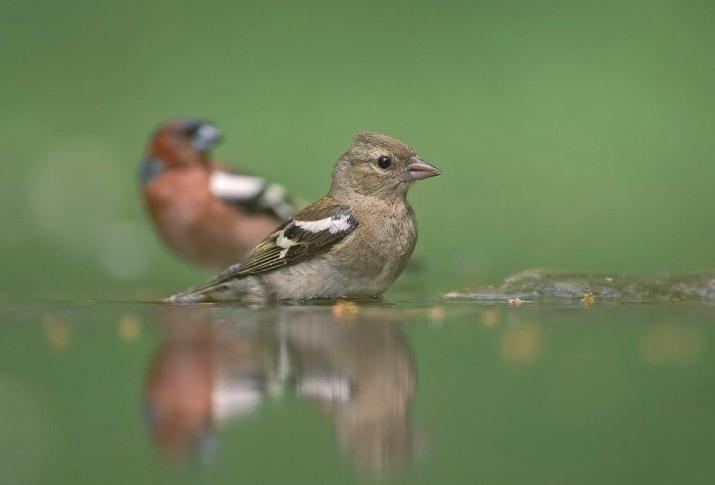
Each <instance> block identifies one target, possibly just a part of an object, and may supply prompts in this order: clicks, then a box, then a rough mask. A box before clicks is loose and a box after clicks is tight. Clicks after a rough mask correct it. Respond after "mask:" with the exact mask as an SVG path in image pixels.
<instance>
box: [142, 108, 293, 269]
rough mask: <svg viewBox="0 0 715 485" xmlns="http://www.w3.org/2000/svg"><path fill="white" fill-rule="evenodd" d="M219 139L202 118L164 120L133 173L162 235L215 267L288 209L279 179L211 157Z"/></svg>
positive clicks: (231, 257) (243, 248)
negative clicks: (229, 168) (228, 165)
mask: <svg viewBox="0 0 715 485" xmlns="http://www.w3.org/2000/svg"><path fill="white" fill-rule="evenodd" d="M220 141H221V132H220V131H219V130H218V128H216V126H215V125H213V124H212V123H209V122H207V121H203V120H198V119H177V120H171V121H168V122H166V123H164V124H162V125H161V126H159V128H158V129H157V130H156V132H155V133H154V135H153V137H152V138H151V140H150V142H149V147H148V150H147V155H146V157H145V158H144V162H143V164H142V167H141V170H140V174H139V176H140V183H141V192H142V196H143V199H144V204H145V206H146V208H147V210H148V212H149V214H150V216H151V218H152V220H153V222H154V225H155V227H156V230H157V232H158V233H159V235H160V236H161V238H162V239H163V240H164V242H165V243H166V244H167V245H168V246H169V247H170V248H171V249H173V250H174V251H175V252H176V253H178V254H179V255H181V256H183V257H184V258H186V259H188V260H191V261H193V262H195V263H199V264H202V265H205V266H209V267H212V268H215V269H219V268H225V267H226V266H227V265H229V264H232V263H235V262H236V260H238V259H241V258H242V257H243V256H244V255H245V254H246V253H247V252H248V250H250V249H251V248H253V247H254V246H255V245H256V244H258V243H259V242H261V241H262V240H263V239H264V238H265V237H266V235H268V234H269V233H270V232H271V231H272V230H273V229H275V227H276V226H277V225H279V224H280V223H282V222H284V221H285V220H287V219H289V218H290V217H291V216H292V215H293V214H294V213H295V210H294V207H293V205H292V204H291V202H290V201H289V199H288V198H286V196H285V190H284V189H283V187H281V186H280V185H277V184H272V183H268V182H266V181H265V180H264V179H263V178H260V177H256V176H252V175H247V174H244V173H241V172H237V171H227V170H225V169H224V168H223V167H222V164H220V163H219V162H216V161H214V160H212V158H211V157H210V151H211V149H212V148H213V147H214V146H215V145H216V144H218V143H219V142H220Z"/></svg>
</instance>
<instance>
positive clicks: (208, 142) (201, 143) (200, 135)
mask: <svg viewBox="0 0 715 485" xmlns="http://www.w3.org/2000/svg"><path fill="white" fill-rule="evenodd" d="M221 138H223V134H222V133H221V131H220V130H219V129H218V128H216V127H215V126H214V125H212V124H210V123H203V124H202V125H201V126H200V127H199V128H198V130H196V133H195V134H194V138H193V140H192V142H191V145H192V146H193V147H194V150H196V151H197V152H201V153H205V152H207V151H209V150H211V149H212V148H213V147H215V146H216V145H218V143H219V142H220V141H221Z"/></svg>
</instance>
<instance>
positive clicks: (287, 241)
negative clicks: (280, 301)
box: [213, 198, 358, 283]
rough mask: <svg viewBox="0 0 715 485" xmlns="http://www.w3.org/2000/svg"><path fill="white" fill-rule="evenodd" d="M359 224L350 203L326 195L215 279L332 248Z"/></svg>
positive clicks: (246, 273) (263, 270) (241, 275)
mask: <svg viewBox="0 0 715 485" xmlns="http://www.w3.org/2000/svg"><path fill="white" fill-rule="evenodd" d="M357 226H358V221H357V220H356V219H355V217H353V215H352V214H351V213H350V210H349V209H348V208H347V207H344V206H341V205H339V204H336V203H334V201H332V199H328V198H324V199H321V200H320V201H318V202H316V203H314V204H312V205H310V206H308V207H306V208H305V209H303V210H302V211H301V212H300V213H298V214H297V215H296V216H295V217H294V218H293V219H291V220H290V221H288V222H286V223H285V224H283V225H282V226H280V227H279V228H278V229H277V230H276V231H275V232H273V233H272V234H270V235H269V236H268V237H267V238H266V239H264V240H263V242H262V243H260V244H259V245H258V246H256V247H255V248H254V249H253V251H251V253H250V254H249V255H248V256H247V258H246V260H245V262H243V263H240V264H238V265H235V266H233V267H231V268H229V269H228V270H227V271H225V272H223V273H221V274H219V275H218V276H217V277H216V279H215V280H214V281H213V283H218V282H221V281H227V280H229V279H232V278H234V277H238V278H244V277H247V276H256V275H260V274H263V273H266V272H268V271H272V270H274V269H277V268H281V267H284V266H291V265H294V264H296V263H300V262H301V261H305V260H307V259H310V258H312V257H314V256H317V255H319V254H322V253H324V252H326V251H328V250H329V249H330V248H331V247H333V246H334V245H335V244H337V243H339V242H340V241H342V240H343V239H344V238H345V237H346V236H347V235H348V234H350V233H351V232H353V231H354V230H355V228H356V227H357Z"/></svg>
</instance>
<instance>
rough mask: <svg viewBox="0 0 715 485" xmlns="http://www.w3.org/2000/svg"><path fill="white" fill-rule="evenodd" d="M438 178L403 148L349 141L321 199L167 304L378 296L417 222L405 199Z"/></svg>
mask: <svg viewBox="0 0 715 485" xmlns="http://www.w3.org/2000/svg"><path fill="white" fill-rule="evenodd" d="M439 174H440V171H439V170H438V169H437V168H436V167H434V166H432V165H430V164H428V163H426V162H424V161H422V160H420V159H419V158H418V157H417V154H416V153H415V152H414V151H413V150H412V148H410V147H409V146H408V145H406V144H405V143H403V142H401V141H399V140H396V139H394V138H390V137H389V136H387V135H382V134H379V133H366V134H362V135H358V136H357V137H356V138H355V141H354V142H353V144H352V146H351V147H350V149H349V150H348V151H347V152H345V153H344V154H343V155H342V156H341V157H340V159H339V160H338V161H337V163H336V165H335V171H334V173H333V183H332V185H331V187H330V191H329V192H328V194H327V195H326V196H325V197H323V198H322V199H320V200H318V201H317V202H315V203H313V204H311V205H309V206H308V207H307V208H306V209H304V210H303V211H301V212H300V213H298V214H297V215H296V216H295V217H294V218H293V219H291V220H290V221H288V222H287V223H285V224H284V225H282V226H281V227H279V228H278V229H277V230H276V231H274V232H273V233H272V234H270V235H269V236H268V237H267V238H266V239H265V240H264V241H263V242H261V243H260V244H259V245H258V246H256V248H255V249H253V250H252V251H251V252H250V253H249V255H248V256H247V258H246V260H245V261H244V262H243V263H241V264H237V265H234V266H232V267H231V268H229V269H228V270H226V271H224V272H223V273H221V274H219V275H218V276H217V277H216V278H215V279H214V280H213V281H211V282H210V283H209V284H207V285H205V286H203V287H200V288H196V289H193V290H190V291H188V292H185V293H181V294H179V295H175V296H173V297H171V298H170V299H169V300H170V301H174V302H201V301H212V300H234V299H246V298H250V299H254V298H257V299H259V300H265V299H266V298H276V299H311V298H339V297H373V296H379V295H381V294H382V293H383V292H384V291H385V290H386V289H387V288H389V287H390V285H392V283H393V282H394V281H395V280H396V279H397V277H398V276H399V275H400V273H401V272H402V270H403V269H404V268H405V266H406V265H407V262H408V261H409V258H410V255H411V254H412V251H413V249H414V247H415V243H416V241H417V222H416V220H415V215H414V212H413V211H412V207H411V206H410V204H409V203H408V202H407V199H406V196H407V191H408V189H409V187H410V186H411V185H412V183H413V182H414V181H416V180H421V179H424V178H428V177H433V176H435V175H439Z"/></svg>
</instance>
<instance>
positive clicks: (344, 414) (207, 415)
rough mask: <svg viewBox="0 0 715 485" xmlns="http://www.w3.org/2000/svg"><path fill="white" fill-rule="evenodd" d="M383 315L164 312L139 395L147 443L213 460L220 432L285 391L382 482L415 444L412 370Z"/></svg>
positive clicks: (394, 320)
mask: <svg viewBox="0 0 715 485" xmlns="http://www.w3.org/2000/svg"><path fill="white" fill-rule="evenodd" d="M382 310H384V311H382ZM382 310H380V311H376V312H369V311H365V312H360V313H358V314H356V315H353V316H351V317H349V318H345V319H342V318H339V317H336V316H335V315H334V312H333V311H331V309H330V308H326V307H315V308H314V309H310V310H308V311H306V310H305V309H291V308H290V307H288V308H284V309H282V310H281V311H280V312H275V313H271V314H267V315H264V316H262V317H260V318H253V316H254V315H248V314H246V313H242V312H241V311H240V310H237V309H236V308H234V307H207V306H192V307H178V306H168V307H163V308H161V309H160V313H159V320H160V322H161V328H162V330H163V338H162V341H161V344H160V345H159V347H158V348H157V350H156V352H155V353H154V356H153V358H152V359H151V363H150V365H149V367H148V368H147V371H146V380H145V387H144V403H145V406H146V409H145V410H146V417H147V418H148V419H147V425H148V429H149V431H150V433H151V435H152V438H153V441H154V444H155V445H156V446H157V448H158V449H159V450H160V451H161V452H162V454H164V455H165V456H166V457H167V458H172V459H176V460H181V459H183V458H185V457H189V456H196V457H198V458H200V459H203V460H204V461H211V459H212V458H213V456H214V452H215V446H214V445H216V444H218V443H217V441H215V439H216V436H217V433H216V431H217V430H218V429H220V428H223V427H224V426H227V425H229V423H236V422H237V421H239V420H240V419H241V418H242V417H247V416H250V415H251V414H252V413H254V412H256V411H257V410H258V409H260V406H261V405H262V404H263V403H265V402H267V401H268V400H270V399H279V398H280V397H281V396H283V395H285V393H286V392H290V393H295V395H297V396H298V397H299V398H301V399H305V400H307V401H309V402H311V403H313V404H314V405H315V406H316V407H317V408H318V409H319V410H320V411H321V412H322V413H324V414H325V415H326V416H328V417H329V418H330V419H331V421H332V424H333V426H334V430H335V434H336V436H337V439H338V442H339V444H340V446H341V448H343V449H344V450H345V451H346V452H347V453H349V455H350V456H351V457H352V459H353V461H354V462H355V464H356V465H357V466H359V467H360V468H362V469H365V470H366V471H369V472H372V473H375V474H381V473H383V472H386V471H388V470H390V469H391V468H393V467H394V466H397V465H399V464H401V463H404V462H407V461H409V460H410V459H411V457H412V455H413V453H414V452H415V451H418V447H419V444H420V443H419V441H420V440H419V436H415V432H414V431H413V429H412V424H411V422H410V403H411V400H412V398H413V396H414V392H415V386H416V383H417V371H416V368H415V362H414V359H413V356H412V351H411V349H410V346H409V343H408V341H407V339H406V338H405V336H404V334H403V332H402V331H401V329H400V325H399V324H398V322H399V321H400V320H402V319H403V318H404V315H403V314H402V313H401V312H400V311H395V310H389V309H382ZM221 434H223V433H221Z"/></svg>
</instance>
